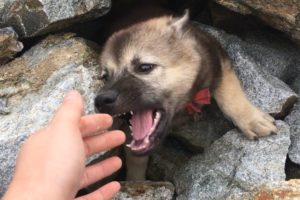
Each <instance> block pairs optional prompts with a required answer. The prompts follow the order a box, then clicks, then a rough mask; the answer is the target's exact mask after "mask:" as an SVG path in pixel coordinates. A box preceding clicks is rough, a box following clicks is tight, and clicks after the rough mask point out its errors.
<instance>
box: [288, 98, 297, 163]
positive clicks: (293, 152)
mask: <svg viewBox="0 0 300 200" xmlns="http://www.w3.org/2000/svg"><path fill="white" fill-rule="evenodd" d="M285 121H286V123H287V124H289V126H290V127H291V146H290V148H289V157H290V159H291V160H292V161H293V162H294V163H297V164H299V165H300V102H298V103H296V104H295V106H294V107H293V110H292V112H291V113H290V114H289V115H288V116H287V117H286V118H285Z"/></svg>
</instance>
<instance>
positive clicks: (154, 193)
mask: <svg viewBox="0 0 300 200" xmlns="http://www.w3.org/2000/svg"><path fill="white" fill-rule="evenodd" d="M121 185H122V188H121V191H120V192H119V193H118V194H117V195H116V196H115V197H114V198H113V200H153V199H155V200H172V199H173V196H174V186H173V185H172V184H171V183H169V182H150V181H137V182H122V183H121Z"/></svg>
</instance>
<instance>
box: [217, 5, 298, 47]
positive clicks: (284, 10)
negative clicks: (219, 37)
mask: <svg viewBox="0 0 300 200" xmlns="http://www.w3.org/2000/svg"><path fill="white" fill-rule="evenodd" d="M214 1H215V2H217V3H219V4H221V5H223V6H225V7H227V8H229V9H231V10H233V11H236V12H239V13H241V14H244V15H247V14H252V15H255V16H257V17H259V18H260V19H261V20H263V21H264V22H266V23H267V24H269V25H270V26H272V27H274V28H276V29H278V30H281V31H283V32H285V33H287V34H289V35H290V36H291V38H293V39H295V40H297V41H298V42H299V43H300V3H299V1H298V0H285V1H281V0H244V1H240V0H214Z"/></svg>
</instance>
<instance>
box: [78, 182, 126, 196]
mask: <svg viewBox="0 0 300 200" xmlns="http://www.w3.org/2000/svg"><path fill="white" fill-rule="evenodd" d="M120 188H121V186H120V183H119V182H116V181H114V182H110V183H108V184H106V185H104V186H102V187H101V188H99V189H98V190H96V191H94V192H92V193H90V194H87V195H85V196H82V197H79V198H76V199H75V200H109V199H112V198H113V197H114V196H115V195H116V194H117V192H118V191H119V190H120Z"/></svg>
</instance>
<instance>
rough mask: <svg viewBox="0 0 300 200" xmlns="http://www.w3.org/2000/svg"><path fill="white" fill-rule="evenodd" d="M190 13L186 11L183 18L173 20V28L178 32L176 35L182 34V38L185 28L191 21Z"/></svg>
mask: <svg viewBox="0 0 300 200" xmlns="http://www.w3.org/2000/svg"><path fill="white" fill-rule="evenodd" d="M189 13H190V12H189V10H188V9H185V10H184V13H183V15H182V16H180V17H174V18H172V21H171V27H172V28H173V29H174V30H175V31H176V33H178V34H180V36H182V35H183V33H184V32H185V30H186V29H185V28H186V25H187V23H188V21H189Z"/></svg>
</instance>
